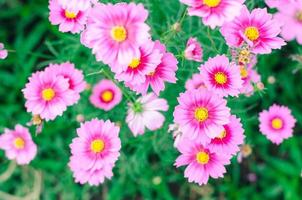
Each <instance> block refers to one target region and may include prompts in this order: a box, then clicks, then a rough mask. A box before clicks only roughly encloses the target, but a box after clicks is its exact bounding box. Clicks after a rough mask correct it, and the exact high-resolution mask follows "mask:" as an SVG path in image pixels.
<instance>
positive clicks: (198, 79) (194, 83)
mask: <svg viewBox="0 0 302 200" xmlns="http://www.w3.org/2000/svg"><path fill="white" fill-rule="evenodd" d="M185 88H186V90H196V89H204V88H206V86H205V84H204V80H203V76H202V75H201V74H193V76H192V78H191V79H189V80H187V82H186V85H185Z"/></svg>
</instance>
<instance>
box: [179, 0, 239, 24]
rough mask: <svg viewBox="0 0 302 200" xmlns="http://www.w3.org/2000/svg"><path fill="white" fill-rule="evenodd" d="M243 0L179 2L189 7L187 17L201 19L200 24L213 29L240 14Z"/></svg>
mask: <svg viewBox="0 0 302 200" xmlns="http://www.w3.org/2000/svg"><path fill="white" fill-rule="evenodd" d="M244 1H245V0H180V2H182V3H184V4H186V5H188V6H189V9H188V11H189V15H191V16H198V17H201V18H202V22H203V23H204V24H205V25H207V26H210V27H211V28H212V29H214V28H215V27H216V26H222V25H223V24H224V23H225V22H229V21H231V20H233V19H234V17H236V16H238V15H239V14H240V10H241V8H242V4H243V3H244Z"/></svg>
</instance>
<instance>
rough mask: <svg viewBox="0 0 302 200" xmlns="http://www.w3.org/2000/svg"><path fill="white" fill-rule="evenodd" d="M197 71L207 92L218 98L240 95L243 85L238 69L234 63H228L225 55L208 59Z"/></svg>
mask: <svg viewBox="0 0 302 200" xmlns="http://www.w3.org/2000/svg"><path fill="white" fill-rule="evenodd" d="M199 70H200V74H201V75H202V77H203V81H204V84H205V86H206V88H208V90H211V91H213V92H214V93H216V94H218V95H219V96H228V95H230V96H238V94H239V93H240V89H241V88H242V83H243V81H242V80H241V76H240V68H239V66H238V65H236V64H235V63H230V62H229V59H228V58H227V57H226V56H225V55H218V56H216V57H214V58H209V60H208V61H207V62H205V63H204V65H201V66H200V68H199Z"/></svg>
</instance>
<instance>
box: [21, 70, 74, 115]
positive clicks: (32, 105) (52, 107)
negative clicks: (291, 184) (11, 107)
mask: <svg viewBox="0 0 302 200" xmlns="http://www.w3.org/2000/svg"><path fill="white" fill-rule="evenodd" d="M22 92H23V94H24V97H25V99H26V102H25V107H26V109H27V112H32V114H33V115H40V117H41V118H42V119H45V120H46V121H49V120H54V119H55V118H56V117H57V116H61V115H62V114H63V112H64V111H65V110H66V108H67V106H68V105H72V104H73V103H74V102H75V101H76V99H77V95H75V93H74V91H72V90H70V89H69V79H66V78H64V77H63V76H57V74H56V73H54V72H51V73H45V72H36V73H34V74H33V75H32V76H31V77H30V78H29V83H27V84H26V85H25V88H24V89H23V90H22Z"/></svg>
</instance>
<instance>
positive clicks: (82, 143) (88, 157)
mask: <svg viewBox="0 0 302 200" xmlns="http://www.w3.org/2000/svg"><path fill="white" fill-rule="evenodd" d="M119 131H120V128H119V127H118V126H116V125H114V123H112V122H110V121H109V120H107V121H103V120H98V119H93V120H91V121H89V122H85V123H83V124H81V127H80V128H78V129H77V135H78V137H76V138H74V139H73V140H72V143H71V144H70V148H71V154H72V155H71V157H70V162H69V164H68V165H69V167H70V169H71V170H72V172H73V175H74V178H75V181H76V182H79V183H81V184H84V183H87V182H88V183H89V184H90V185H98V184H100V183H103V182H104V179H105V178H108V179H109V178H111V177H112V168H113V167H114V165H115V162H116V161H117V159H118V157H119V155H120V153H119V151H120V149H121V140H120V138H119Z"/></svg>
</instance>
